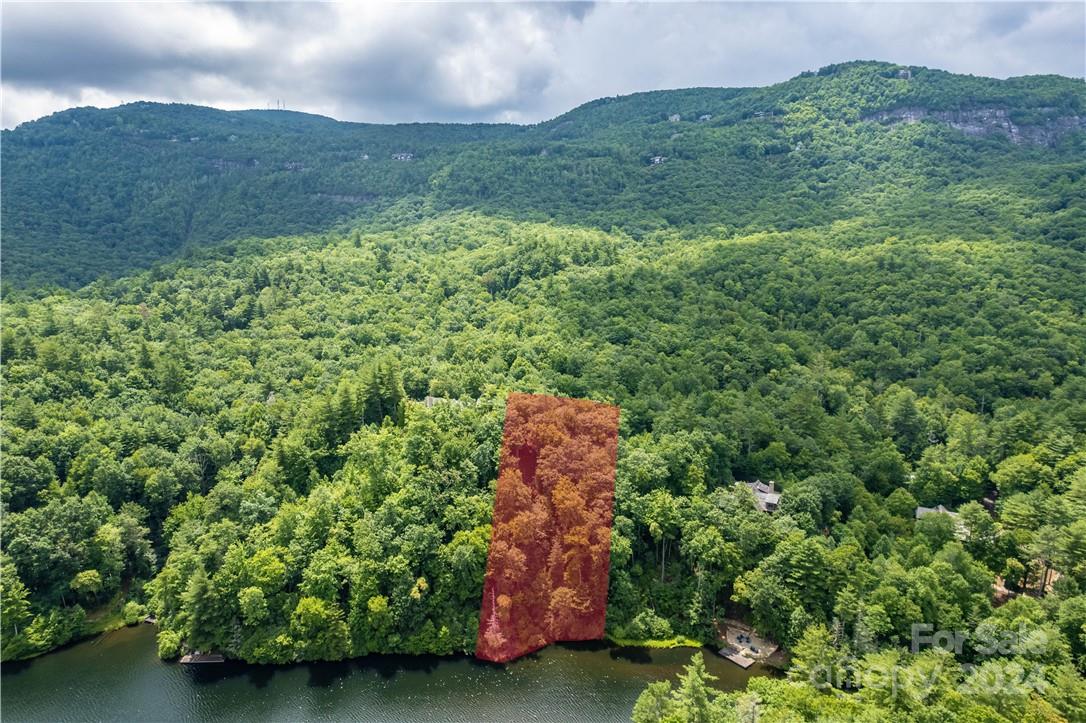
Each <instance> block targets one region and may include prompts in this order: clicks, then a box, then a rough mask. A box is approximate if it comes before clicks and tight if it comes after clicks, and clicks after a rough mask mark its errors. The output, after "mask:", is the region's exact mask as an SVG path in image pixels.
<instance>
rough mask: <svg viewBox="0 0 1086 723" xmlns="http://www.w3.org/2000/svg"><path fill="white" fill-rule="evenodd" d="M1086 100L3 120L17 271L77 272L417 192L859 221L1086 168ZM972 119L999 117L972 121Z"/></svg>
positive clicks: (806, 99)
mask: <svg viewBox="0 0 1086 723" xmlns="http://www.w3.org/2000/svg"><path fill="white" fill-rule="evenodd" d="M909 108H914V109H920V110H918V111H917V112H916V113H915V115H917V116H918V117H916V118H907V119H904V120H907V121H908V122H907V123H896V122H892V121H893V120H895V119H893V118H889V117H884V118H882V119H881V120H880V119H879V118H878V115H879V114H880V113H881V114H891V115H892V114H894V113H900V112H902V111H901V109H909ZM1084 108H1086V85H1084V84H1083V83H1082V82H1081V81H1079V80H1075V79H1070V78H1063V77H1060V76H1026V77H1023V78H1014V79H1007V80H998V79H990V78H977V77H974V76H963V75H954V74H951V73H947V72H946V71H940V70H932V69H928V68H921V67H918V66H901V65H895V64H891V63H881V62H876V63H872V62H864V61H857V62H852V63H845V64H838V65H833V66H826V67H825V68H822V69H820V70H819V71H815V72H806V73H803V74H800V75H798V76H796V77H794V78H792V79H790V80H788V81H785V82H783V83H778V84H775V85H772V86H765V87H759V88H730V89H729V88H688V89H678V90H666V91H645V92H641V93H635V94H631V95H625V96H618V97H611V98H600V99H596V100H594V101H590V102H589V103H586V104H582V105H581V106H578V107H577V108H574V109H572V110H570V111H568V112H566V113H563V114H561V115H559V116H557V117H555V118H553V119H550V120H548V121H545V122H542V123H539V124H534V125H527V126H519V125H512V124H455V123H454V124H442V123H412V124H392V125H384V124H367V123H354V122H343V121H337V120H334V119H330V118H327V117H325V116H318V115H311V114H303V113H299V112H297V111H269V110H245V111H223V110H218V109H213V108H206V107H202V106H192V105H185V104H155V103H148V102H138V103H132V104H126V105H123V106H118V107H116V108H112V109H87V108H77V109H69V110H67V111H62V112H60V113H57V114H54V115H52V116H49V117H47V118H44V119H41V120H39V121H34V122H31V123H25V124H22V125H20V126H19V127H18V128H16V129H15V130H11V131H4V132H3V143H2V154H3V165H4V168H5V171H6V173H5V181H6V188H5V191H6V192H5V193H4V195H3V198H2V199H0V203H2V211H3V216H4V221H5V223H4V226H5V228H4V232H5V241H6V244H5V247H6V248H5V251H6V252H7V253H6V254H5V256H6V259H5V260H6V261H7V263H6V264H5V274H4V277H5V278H4V283H5V285H6V287H7V288H9V289H10V288H36V287H48V286H51V285H54V284H60V285H65V286H80V285H82V284H85V283H88V282H90V281H92V280H93V279H95V278H97V277H98V276H101V275H109V276H113V275H117V274H118V273H120V274H123V273H125V272H126V271H129V270H136V269H139V268H143V267H146V266H149V265H152V264H154V263H155V262H156V261H157V260H159V259H162V258H168V257H170V256H171V255H174V254H176V253H177V252H178V251H179V250H180V249H182V248H184V247H187V246H190V245H203V244H208V243H216V242H219V241H225V240H229V239H236V238H242V237H245V236H267V235H278V234H282V233H309V232H315V231H327V230H332V229H334V228H336V227H337V226H340V227H343V225H344V224H347V225H349V224H350V223H352V222H354V221H357V220H366V219H369V220H374V219H376V218H379V217H381V216H382V214H387V213H388V212H389V209H391V208H394V207H395V206H396V204H397V203H398V202H400V201H403V200H406V199H417V200H422V201H423V202H424V204H425V205H428V206H429V207H432V209H433V210H434V211H437V212H442V211H448V210H457V209H465V210H472V209H474V210H480V211H484V212H487V213H496V214H502V215H507V216H509V217H512V218H524V219H528V220H540V219H543V218H550V217H553V218H556V219H557V220H559V221H561V222H563V223H581V224H586V225H589V226H594V227H597V228H602V229H608V228H611V227H622V228H624V229H625V230H626V231H627V232H629V233H633V234H635V235H638V234H642V233H646V232H649V231H651V230H653V229H660V228H665V227H668V226H695V227H700V228H704V227H706V226H712V225H721V224H723V225H727V226H730V227H737V228H742V229H744V230H748V231H751V230H757V229H759V228H772V227H780V226H781V224H784V226H786V227H787V226H790V225H796V224H798V225H807V224H820V223H825V222H827V221H830V220H832V219H833V218H841V217H844V216H843V214H844V215H847V213H849V211H848V208H847V207H848V206H849V205H850V199H851V198H852V197H853V196H854V195H855V194H857V193H865V192H869V191H870V190H871V189H876V188H880V187H882V188H885V189H887V190H889V189H890V188H898V189H900V188H901V187H903V186H902V184H903V183H904V182H905V179H907V178H909V177H911V178H913V179H915V180H917V181H920V180H922V179H924V178H927V177H929V176H930V169H938V170H940V171H942V170H946V169H953V170H952V174H951V175H952V176H953V177H954V178H958V179H962V178H965V177H969V176H970V175H971V176H973V177H976V178H978V179H981V180H982V182H984V183H991V182H992V180H991V179H992V178H993V177H994V176H997V175H999V173H994V174H993V173H990V172H989V171H991V170H992V168H993V167H995V166H1000V165H1001V164H1011V165H1013V166H1014V168H1015V169H1018V170H1020V169H1022V168H1027V167H1028V168H1034V169H1037V170H1038V171H1040V170H1041V169H1046V168H1047V169H1049V170H1050V171H1051V170H1052V169H1057V168H1058V167H1060V166H1061V165H1062V164H1064V163H1071V164H1072V165H1074V164H1075V162H1076V161H1077V160H1078V158H1079V157H1081V155H1082V152H1083V151H1084V150H1086V146H1084V145H1083V140H1082V136H1083V134H1082V130H1083V128H1084V127H1086V111H1084V110H1083V109H1084ZM973 112H976V113H980V114H982V115H983V114H989V115H992V114H994V115H993V116H992V119H990V122H989V121H985V122H974V121H967V122H958V121H956V120H954V118H956V117H958V116H960V115H961V114H963V113H965V114H969V113H973ZM955 114H957V115H955ZM920 115H923V116H924V117H919V116H920ZM943 116H946V118H944V117H943ZM948 119H949V120H948ZM897 120H902V119H897ZM956 124H957V125H958V126H963V128H956V127H955V125H956ZM901 125H907V126H913V128H912V129H911V130H904V129H903V128H900V127H898V126H901ZM947 129H949V131H950V132H947ZM1020 129H1022V130H1020ZM1034 140H1038V141H1039V143H1037V145H1041V146H1045V147H1044V148H1040V149H1038V148H1033V147H1032V145H1034V143H1033V142H1034ZM1005 141H1009V142H1005ZM1019 141H1024V142H1019ZM963 143H964V144H965V145H968V146H970V149H969V150H968V151H966V149H965V148H964V147H963ZM974 146H975V148H974ZM963 154H970V155H971V156H972V157H971V158H969V159H968V161H967V160H966V159H965V158H964V155H963ZM977 163H979V164H980V167H977V168H974V169H972V170H970V168H969V166H970V165H976V164H977ZM1053 172H1055V171H1053ZM724 179H727V180H726V182H725V181H724ZM913 185H915V184H913ZM739 186H742V187H743V188H742V189H740V188H739ZM771 196H778V197H786V198H792V199H794V203H793V205H792V206H791V208H790V210H789V212H788V214H787V215H785V216H782V215H781V214H779V213H769V209H767V208H765V204H766V201H765V199H767V198H769V197H771Z"/></svg>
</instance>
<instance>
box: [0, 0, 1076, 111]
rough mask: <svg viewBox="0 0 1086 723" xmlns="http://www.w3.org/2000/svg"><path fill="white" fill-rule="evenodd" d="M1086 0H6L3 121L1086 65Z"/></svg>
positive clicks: (510, 100)
mask: <svg viewBox="0 0 1086 723" xmlns="http://www.w3.org/2000/svg"><path fill="white" fill-rule="evenodd" d="M1084 8H1086V4H1084V3H1082V2H1070V3H1042V2H1028V3H1018V2H988V3H979V4H977V3H960V2H941V3H889V2H879V3H866V4H861V3H844V4H835V3H811V2H807V3H786V2H769V3H765V2H763V3H698V4H675V3H662V2H657V3H649V4H611V3H597V4H559V3H542V4H514V3H502V4H489V5H478V4H465V3H432V2H431V3H418V4H395V5H391V4H365V5H363V4H332V3H319V4H318V3H299V4H290V3H270V4H264V3H207V4H182V3H151V2H142V3H108V4H96V3H78V4H61V3H43V2H26V3H12V2H7V1H6V0H5V2H4V3H3V6H2V15H3V17H2V35H3V37H2V43H3V45H2V65H0V81H2V92H3V99H2V106H3V112H2V122H3V126H4V127H5V128H10V127H12V126H14V125H16V124H18V123H21V122H23V121H26V120H30V119H33V118H38V117H40V116H42V115H46V114H49V113H52V112H54V111H57V110H61V109H64V108H68V107H71V106H76V105H96V106H103V107H104V106H111V105H117V104H119V103H124V102H129V101H133V100H160V101H182V102H186V103H198V104H201V105H211V106H216V107H219V108H229V109H236V108H264V107H267V106H268V104H269V103H271V105H272V107H274V105H275V102H276V99H283V101H285V103H286V105H287V107H289V108H291V109H293V110H304V111H309V112H313V113H321V114H324V115H329V116H332V117H335V118H339V119H342V120H363V121H379V122H391V121H416V120H444V121H475V120H483V121H491V120H498V121H514V122H534V121H538V120H543V119H546V118H550V117H553V116H555V115H557V114H559V113H561V112H563V111H565V110H568V109H569V108H571V107H573V106H575V105H578V104H579V103H583V102H585V101H587V100H591V99H593V98H598V97H600V96H605V95H617V94H622V93H630V92H633V91H638V90H648V89H654V88H677V87H689V86H736V85H762V84H767V83H773V82H777V81H781V80H786V79H787V78H790V77H792V76H794V75H796V74H798V73H799V72H801V71H803V70H808V69H817V68H818V67H820V66H822V65H826V64H829V63H833V62H840V61H845V60H853V59H878V60H889V61H893V62H898V63H907V64H912V65H927V66H930V67H939V68H945V69H947V70H951V71H955V72H960V73H973V74H977V75H990V76H996V77H1008V76H1013V75H1025V74H1031V73H1060V74H1063V75H1071V76H1077V77H1081V76H1083V75H1084V73H1086V71H1084V62H1086V60H1084V57H1086V10H1084Z"/></svg>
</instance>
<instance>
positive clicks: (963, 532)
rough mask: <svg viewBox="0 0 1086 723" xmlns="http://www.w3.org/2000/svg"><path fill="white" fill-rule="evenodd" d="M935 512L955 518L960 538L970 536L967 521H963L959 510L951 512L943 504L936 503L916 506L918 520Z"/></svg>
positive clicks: (956, 529)
mask: <svg viewBox="0 0 1086 723" xmlns="http://www.w3.org/2000/svg"><path fill="white" fill-rule="evenodd" d="M934 514H943V515H949V516H950V519H952V520H954V534H955V536H956V537H957V538H958V539H959V540H964V539H965V538H966V537H967V536H968V534H969V531H968V530H967V529H966V528H965V523H964V522H962V518H961V517H960V516H959V515H958V513H957V512H951V511H950V510H948V509H947V508H946V507H944V506H943V505H936V506H935V507H924V506H917V508H916V519H918V520H919V519H920V518H921V517H927V516H928V515H934Z"/></svg>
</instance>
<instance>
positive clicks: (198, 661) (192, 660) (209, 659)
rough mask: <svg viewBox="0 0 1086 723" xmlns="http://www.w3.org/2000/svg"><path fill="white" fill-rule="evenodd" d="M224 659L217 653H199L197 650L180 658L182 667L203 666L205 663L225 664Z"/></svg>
mask: <svg viewBox="0 0 1086 723" xmlns="http://www.w3.org/2000/svg"><path fill="white" fill-rule="evenodd" d="M225 662H226V658H224V657H223V656H221V655H219V654H218V653H201V652H200V651H199V650H197V651H196V652H195V653H189V654H188V655H182V656H181V664H182V665H203V664H207V663H225Z"/></svg>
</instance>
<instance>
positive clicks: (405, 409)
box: [0, 63, 1086, 721]
mask: <svg viewBox="0 0 1086 723" xmlns="http://www.w3.org/2000/svg"><path fill="white" fill-rule="evenodd" d="M1084 103H1086V89H1084V86H1083V84H1082V82H1081V81H1079V80H1072V79H1066V78H1057V77H1038V78H1022V79H1014V80H1009V81H997V80H990V79H981V78H972V77H963V76H955V75H951V74H947V73H943V72H940V71H933V70H927V69H922V68H902V67H899V66H894V65H888V64H881V63H849V64H844V65H840V66H833V67H829V68H824V69H822V70H821V71H819V72H818V73H811V74H805V75H803V76H800V77H798V78H795V79H793V80H791V81H789V82H787V83H783V84H780V85H777V86H772V87H769V88H757V89H740V90H736V89H695V90H684V91H666V92H653V93H645V94H638V95H635V96H629V97H626V98H617V99H603V100H600V101H596V102H593V103H590V104H588V105H585V106H582V107H581V108H578V109H576V110H574V111H571V112H570V113H568V114H566V115H564V116H561V117H559V118H557V119H554V120H553V121H549V122H547V123H543V124H540V125H538V126H532V127H514V126H445V125H422V126H393V127H383V126H366V125H360V124H345V123H336V122H334V121H331V120H328V119H323V118H317V117H313V116H303V115H300V114H292V113H284V112H274V111H259V112H244V113H225V112H220V111H214V110H209V109H199V108H191V107H185V106H156V105H152V104H135V105H130V106H123V107H121V108H118V109H111V110H101V111H99V110H89V109H78V110H73V111H66V112H64V113H60V114H57V115H54V116H51V117H50V118H47V119H44V120H42V121H36V122H34V123H29V124H24V125H23V126H20V127H19V128H17V129H16V130H14V131H11V132H5V133H4V136H3V162H4V166H3V170H4V177H3V181H4V194H3V232H4V242H5V244H4V251H5V254H4V261H5V264H4V269H3V273H4V278H3V281H4V284H5V297H6V298H5V300H4V307H3V320H4V323H3V332H2V337H0V344H2V349H3V382H4V384H3V390H2V395H3V396H2V401H3V407H4V415H3V453H4V464H3V475H2V487H0V492H2V500H3V505H4V513H5V514H4V525H3V528H4V529H3V556H2V564H0V584H2V586H3V600H2V604H3V609H2V610H0V615H2V620H3V623H2V624H3V656H4V658H5V659H10V658H13V657H20V656H26V655H33V654H36V653H39V652H42V651H45V650H49V649H51V648H53V647H55V646H57V645H60V644H62V643H64V642H65V641H67V640H69V639H71V638H72V637H74V636H78V635H80V634H83V633H84V632H85V631H87V630H92V629H100V628H101V626H102V625H104V624H106V623H107V622H108V621H109V620H110V619H111V616H116V615H118V614H119V611H120V610H121V609H122V607H123V608H124V615H125V616H126V617H128V618H130V619H134V618H136V617H138V616H140V615H142V614H143V613H144V611H151V612H153V613H154V614H155V615H157V618H158V623H159V625H160V626H161V632H160V636H159V647H160V652H161V654H162V655H163V656H164V657H173V656H176V655H177V654H178V653H179V652H180V651H181V650H186V649H205V650H206V649H215V650H219V651H222V652H223V653H225V654H226V655H228V656H231V657H237V658H242V659H245V660H249V661H259V662H286V661H294V660H310V659H341V658H344V657H349V656H358V655H363V654H366V653H368V652H373V651H397V652H408V653H418V652H438V653H451V652H455V651H471V650H472V649H473V647H474V643H475V635H476V630H477V625H478V615H479V602H480V591H481V589H482V580H483V572H484V568H485V563H486V554H487V545H488V540H489V534H490V515H491V505H492V502H493V493H494V478H495V464H496V460H497V449H498V445H499V442H500V438H501V425H502V414H503V400H504V396H505V394H506V393H507V392H508V391H510V390H518V391H527V392H545V393H550V394H557V395H563V396H574V397H584V398H590V399H595V400H599V401H605V402H610V403H614V404H617V405H619V406H620V407H621V410H622V415H621V421H620V425H621V426H620V441H619V452H618V473H617V479H616V497H615V521H614V530H613V537H612V560H611V579H610V595H609V606H608V611H607V625H608V631H609V634H610V635H611V636H612V637H613V638H615V639H618V640H649V639H656V640H659V639H669V638H673V637H676V636H686V637H693V638H696V639H699V640H702V641H705V642H709V641H710V640H712V639H713V637H714V620H715V619H718V618H719V617H722V616H723V614H724V613H725V611H726V610H727V611H728V612H729V613H730V614H733V615H739V616H743V617H746V618H747V619H749V620H750V621H751V622H752V623H753V624H754V625H755V627H757V628H758V629H759V630H760V631H762V632H763V633H765V634H767V635H769V636H771V637H774V638H776V639H777V640H779V641H780V642H782V643H783V644H785V645H786V646H788V647H789V648H791V649H792V650H793V651H794V652H795V660H794V666H793V669H792V670H793V672H792V677H791V678H789V679H773V680H761V681H757V682H755V683H752V684H751V689H750V690H749V691H747V692H743V693H736V694H731V695H728V696H718V695H716V694H714V693H713V691H712V690H711V689H709V688H708V687H707V685H708V684H707V682H706V679H705V676H704V674H703V671H699V669H698V666H697V665H696V664H693V665H692V668H691V672H690V673H689V674H688V675H687V676H686V678H685V679H684V681H683V682H682V684H681V685H680V686H679V688H677V689H676V690H675V691H670V689H669V688H667V687H665V686H664V685H663V684H657V685H654V686H653V687H652V688H650V689H649V690H648V691H647V692H646V694H645V696H643V698H642V701H641V702H639V704H638V708H637V709H636V711H635V715H637V716H638V717H639V718H642V719H645V720H659V719H663V718H665V717H667V716H672V717H675V716H678V719H694V720H705V719H718V718H719V719H723V720H727V719H731V718H736V717H737V716H740V715H741V714H743V711H745V710H746V711H749V709H750V706H751V705H755V706H757V705H761V706H763V707H764V710H765V711H766V712H767V714H773V715H777V716H778V717H779V719H782V720H783V719H788V720H793V719H815V718H818V717H820V716H822V717H830V718H832V717H834V716H836V717H838V718H841V717H843V718H858V717H864V716H866V717H867V718H868V719H871V720H876V719H886V718H892V719H895V720H902V719H916V720H935V719H943V720H945V719H952V718H955V717H961V718H971V719H975V720H992V721H1000V720H1018V719H1022V718H1023V717H1029V718H1030V719H1036V720H1061V719H1068V720H1081V719H1082V718H1081V712H1082V711H1083V710H1086V683H1084V681H1083V677H1082V674H1083V672H1084V671H1086V368H1084V365H1086V317H1084V311H1086V308H1084V307H1086V178H1084V176H1086V161H1084V160H1083V159H1084V157H1086V156H1084V154H1083V150H1084V149H1086V133H1084V132H1083V123H1084V120H1083V119H1084V118H1086V110H1084V109H1083V105H1084ZM675 116H678V119H674V117H675ZM175 138H176V139H177V140H176V141H174V140H173V139H175ZM194 139H195V140H194ZM401 153H409V154H411V157H410V158H409V159H406V160H397V159H395V158H393V155H394V154H401ZM364 155H365V156H368V158H365V157H363V156H364ZM171 257H173V258H171ZM164 259H165V260H164ZM156 262H157V263H156ZM148 264H154V266H153V267H152V268H150V269H148V270H140V268H139V267H141V266H144V265H148ZM106 272H108V273H111V274H115V275H117V276H118V278H102V279H99V280H97V281H94V282H93V283H90V284H89V285H85V286H82V287H81V288H78V289H63V288H57V287H55V286H53V285H54V284H67V285H72V286H78V285H79V284H81V283H82V282H85V281H88V280H90V279H93V278H95V277H98V276H99V275H101V274H103V273H106ZM428 396H429V397H436V398H437V400H436V401H435V400H434V399H431V400H429V401H430V403H429V404H424V403H423V402H422V400H423V399H424V398H426V397H428ZM755 479H762V480H769V479H772V480H774V481H775V482H776V483H777V485H778V487H779V488H780V489H781V491H782V495H783V496H782V498H781V503H780V508H779V509H778V510H777V511H775V512H774V513H772V514H767V513H765V512H762V511H760V510H759V509H758V508H757V507H756V505H755V501H754V498H753V497H752V496H751V493H750V492H749V490H748V489H747V488H746V487H745V486H737V485H735V484H734V483H735V482H736V481H752V480H755ZM985 498H988V499H987V501H985ZM940 504H942V505H945V506H946V507H947V508H949V509H951V510H954V511H956V512H957V513H958V516H957V517H951V516H950V515H946V514H939V513H936V514H931V515H927V516H924V517H923V518H921V519H916V508H917V506H918V505H924V506H927V507H935V506H937V505H940ZM986 505H987V506H986ZM997 582H998V583H1000V584H1001V585H1002V586H1004V587H1005V590H1003V589H1002V588H1001V590H1002V592H1001V594H999V595H997V594H996V592H995V588H994V587H993V584H994V583H997ZM1007 596H1010V598H1011V599H1010V601H1009V602H1004V600H1005V598H1006V597H1007ZM126 602H127V603H128V604H127V605H125V603H126ZM914 623H925V624H930V625H932V626H933V629H935V630H955V631H966V632H967V633H968V634H969V635H971V636H975V637H974V638H970V641H971V642H968V643H967V644H966V645H965V646H964V647H963V649H962V650H961V651H960V652H959V653H958V654H957V655H951V654H943V653H941V652H940V651H933V650H925V651H922V652H920V653H916V654H913V653H910V652H907V648H908V646H909V643H910V639H911V629H912V625H913V624H914ZM1005 633H1014V634H1015V635H1016V636H1017V637H1014V638H1013V642H1012V643H1011V644H1009V645H1007V646H1003V647H1001V648H1000V649H999V651H998V652H997V653H996V654H994V655H991V654H988V655H986V654H985V652H984V651H983V650H982V649H981V647H980V646H979V645H978V644H977V643H976V642H975V641H976V640H977V639H982V640H983V639H988V638H990V637H991V636H998V635H1000V634H1005ZM819 666H823V667H829V668H830V669H833V670H842V671H846V672H848V673H849V675H848V676H844V677H847V678H848V680H850V681H855V680H857V679H862V676H859V675H858V674H857V671H860V672H863V671H870V670H872V669H875V668H876V666H882V667H884V668H885V667H887V666H890V667H894V666H897V667H898V668H900V669H901V670H902V671H906V672H909V673H910V675H912V674H915V676H920V675H922V674H924V675H929V677H930V678H931V680H933V681H934V682H933V683H932V684H931V685H929V686H928V687H924V686H921V685H920V684H917V685H915V686H914V687H911V688H907V689H904V690H902V691H901V692H900V695H896V694H895V695H894V696H888V695H887V694H886V692H885V691H884V690H882V689H881V688H877V687H876V686H866V687H865V686H863V685H862V684H861V685H860V686H859V689H858V691H857V690H856V688H855V687H849V686H846V685H838V683H840V679H839V678H835V679H834V684H832V685H826V686H823V687H821V688H818V687H816V686H814V685H812V684H811V683H810V681H809V680H808V677H807V672H809V671H810V670H811V669H814V668H817V667H819ZM971 666H972V667H971ZM1019 673H1022V675H1018V674H1019ZM1026 673H1028V674H1029V675H1032V676H1034V677H1032V678H1025V674H1026ZM1016 675H1017V676H1018V677H1017V678H1015V680H1017V681H1018V682H1019V683H1020V684H1017V685H1016V686H1014V687H1013V688H1012V689H1011V690H1009V691H1006V690H1004V689H1003V688H999V689H998V690H997V689H996V687H994V686H993V685H986V684H984V682H985V681H990V680H993V679H995V678H1000V676H1002V678H1000V679H1003V678H1007V677H1013V676H1016ZM915 676H914V677H915ZM932 676H935V677H932ZM841 688H847V689H848V691H849V692H843V691H842V690H841ZM993 691H995V692H993ZM752 701H754V702H753V703H752ZM684 716H685V718H684ZM697 716H703V717H702V718H698V717H697ZM789 716H793V717H791V718H790V717H789Z"/></svg>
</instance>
